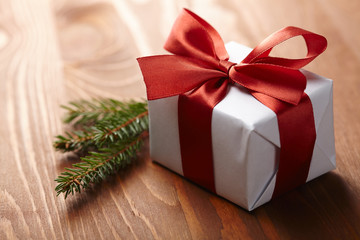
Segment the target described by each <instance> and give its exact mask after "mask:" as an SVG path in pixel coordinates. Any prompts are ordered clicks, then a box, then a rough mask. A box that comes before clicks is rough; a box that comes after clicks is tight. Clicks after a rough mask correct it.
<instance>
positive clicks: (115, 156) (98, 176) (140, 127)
mask: <svg viewBox="0 0 360 240" xmlns="http://www.w3.org/2000/svg"><path fill="white" fill-rule="evenodd" d="M70 105H71V106H63V108H65V109H67V110H68V115H67V117H66V118H65V122H67V123H73V125H74V126H76V127H77V128H79V127H80V128H82V130H78V131H71V132H66V133H65V136H63V135H59V136H57V137H56V138H57V140H56V141H55V143H54V147H55V148H56V149H57V150H60V151H63V152H68V151H77V152H87V151H88V150H89V149H92V150H94V151H92V152H89V153H88V154H87V155H86V156H85V157H82V158H80V159H81V161H80V162H79V163H76V164H73V165H72V166H73V167H72V168H65V170H66V171H65V172H63V173H61V175H60V176H58V178H57V179H55V181H56V182H57V183H58V185H57V186H56V188H55V191H56V192H57V195H59V194H61V193H64V196H65V198H67V196H68V195H69V194H74V192H79V193H80V192H81V189H84V188H87V187H89V185H90V184H91V183H97V182H100V181H101V180H104V179H106V178H107V177H108V176H109V175H111V174H113V173H115V172H116V171H118V170H119V169H121V168H124V167H126V166H127V165H129V164H130V163H131V162H132V160H133V159H134V158H136V154H137V152H138V151H139V150H140V148H141V144H142V142H143V139H144V137H146V136H147V135H148V125H149V123H148V110H147V104H146V103H145V102H134V101H131V102H120V101H117V100H113V99H101V100H93V101H84V100H82V101H78V102H72V103H70Z"/></svg>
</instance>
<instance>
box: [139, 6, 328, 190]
mask: <svg viewBox="0 0 360 240" xmlns="http://www.w3.org/2000/svg"><path fill="white" fill-rule="evenodd" d="M295 36H302V37H303V38H304V39H305V42H306V46H307V49H308V53H307V56H306V57H305V58H302V59H287V58H277V57H270V56H269V54H270V51H271V50H272V48H273V47H275V46H276V45H278V44H280V43H282V42H284V41H286V40H287V39H289V38H292V37H295ZM326 45H327V42H326V39H325V38H324V37H323V36H320V35H317V34H315V33H311V32H309V31H306V30H303V29H300V28H296V27H286V28H284V29H281V30H280V31H278V32H275V33H273V34H272V35H270V36H269V37H268V38H266V39H265V40H264V41H263V42H261V43H260V44H259V45H258V46H257V47H256V48H254V49H253V50H252V52H251V53H250V54H249V55H248V56H247V57H246V58H245V59H244V60H243V61H241V62H240V63H238V64H235V63H232V62H230V61H228V59H229V56H228V53H227V51H226V49H225V46H224V42H223V40H222V39H221V37H220V35H219V34H218V32H217V31H216V30H215V29H214V28H213V27H212V26H210V25H209V24H208V23H207V22H206V21H204V20H203V19H202V18H200V17H199V16H197V15H196V14H194V13H193V12H191V11H189V10H186V9H184V10H183V11H182V12H181V13H180V16H179V17H178V18H177V20H176V21H175V23H174V26H173V28H172V31H171V33H170V36H169V38H168V40H167V42H166V43H165V49H166V50H168V51H169V52H171V53H174V54H175V55H160V56H150V57H143V58H139V59H138V62H139V65H140V67H141V70H142V73H143V76H144V81H145V83H146V87H147V95H148V99H149V100H155V99H159V98H165V97H170V96H175V95H180V96H179V102H178V107H179V108H178V113H179V133H180V147H181V157H182V165H183V172H184V175H185V176H186V177H188V178H189V179H191V180H193V181H195V182H196V183H198V184H200V185H202V186H204V187H206V188H207V189H209V190H211V191H213V192H215V181H214V170H213V160H212V143H211V118H212V110H213V108H214V107H215V105H216V104H217V103H219V102H220V101H221V100H222V99H223V98H224V97H225V95H226V93H227V90H228V86H229V84H232V83H237V84H239V85H241V86H243V87H245V88H246V89H248V90H249V92H250V93H251V94H252V95H253V96H254V97H255V98H256V99H258V100H259V101H260V102H262V103H263V104H264V105H266V106H267V107H269V108H270V109H272V110H273V111H274V112H275V113H276V115H277V119H278V125H279V133H280V144H281V150H280V161H279V169H278V172H277V177H276V185H275V190H274V193H273V197H274V196H277V195H279V194H281V193H283V192H285V191H288V190H290V189H291V188H294V187H296V186H298V185H300V184H302V183H305V182H306V179H307V175H308V171H309V167H310V162H311V158H312V152H313V148H314V144H315V139H316V131H315V124H314V116H313V110H312V105H311V101H310V99H309V97H308V96H307V95H306V94H305V93H304V90H305V87H306V78H305V76H304V75H303V74H302V73H301V72H300V71H299V69H300V68H302V67H303V66H305V65H306V64H308V63H309V62H311V61H312V60H313V59H314V58H315V57H317V56H318V55H319V54H321V53H322V52H323V51H324V50H325V49H326ZM234 107H237V106H234ZM238 107H241V106H238Z"/></svg>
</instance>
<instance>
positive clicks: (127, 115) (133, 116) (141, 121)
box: [54, 100, 148, 152]
mask: <svg viewBox="0 0 360 240" xmlns="http://www.w3.org/2000/svg"><path fill="white" fill-rule="evenodd" d="M108 101H109V100H107V102H108ZM113 101H115V100H113ZM73 104H74V103H73ZM87 104H88V103H87ZM118 104H119V105H120V106H118V109H119V110H117V111H115V112H113V113H111V114H108V115H107V117H106V118H103V119H100V120H97V123H96V124H95V126H91V127H84V129H85V130H82V131H73V132H66V136H62V135H59V136H57V137H56V138H57V141H55V143H54V147H55V148H56V149H57V150H61V151H63V152H69V151H81V152H86V151H87V149H89V148H90V147H92V148H101V147H106V146H108V145H109V144H111V143H113V142H115V141H122V140H124V139H125V140H126V139H127V138H128V137H131V136H134V135H138V134H139V133H141V132H143V131H146V130H147V129H148V118H147V115H148V111H147V105H146V103H142V102H129V103H122V102H118ZM76 105H77V106H79V104H76ZM72 114H73V112H71V111H70V112H69V115H72ZM83 114H84V115H86V116H90V115H91V114H88V113H86V112H83ZM93 120H94V119H91V120H89V121H93ZM81 121H82V120H81ZM75 124H78V122H76V123H75Z"/></svg>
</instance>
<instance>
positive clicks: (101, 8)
mask: <svg viewBox="0 0 360 240" xmlns="http://www.w3.org/2000/svg"><path fill="white" fill-rule="evenodd" d="M182 7H189V8H190V9H191V10H193V11H195V12H197V13H198V14H199V15H201V16H202V17H203V18H205V19H206V20H208V21H209V22H210V23H211V24H212V25H213V26H214V27H215V28H216V29H218V31H219V32H220V34H221V35H222V36H223V38H224V41H225V42H227V41H231V40H234V41H237V42H240V43H243V44H245V45H248V46H250V47H254V46H256V44H257V43H259V42H260V41H261V40H262V39H264V38H265V37H266V36H268V35H269V34H271V33H272V32H274V31H276V30H278V29H279V28H282V27H284V26H287V25H294V26H299V27H303V28H305V29H308V30H311V31H314V32H317V33H320V34H322V35H324V36H326V37H327V39H328V42H329V47H328V49H327V50H326V52H325V53H324V54H322V55H321V56H320V57H319V58H318V59H317V60H316V61H314V62H313V63H311V64H310V65H309V66H307V67H306V68H307V69H308V70H310V71H313V72H316V73H318V74H320V75H323V76H326V77H329V78H332V79H334V120H335V138H336V151H337V164H338V167H337V169H336V170H335V171H333V172H331V173H328V174H325V175H324V176H322V177H320V178H318V179H316V180H313V181H311V182H310V183H308V184H306V185H304V186H301V187H299V188H298V189H296V190H294V191H291V192H289V193H288V194H285V195H284V196H282V197H280V198H279V199H277V200H274V201H272V202H270V203H268V204H266V205H264V206H262V207H260V208H258V209H256V210H255V211H253V212H251V213H249V212H247V211H245V210H243V209H241V208H239V207H238V206H236V205H234V204H232V203H230V202H228V201H227V200H224V199H222V198H219V197H217V196H215V195H213V194H211V193H209V192H206V191H204V190H203V189H201V188H199V187H197V186H195V185H193V184H191V183H190V182H188V181H187V180H184V179H183V178H182V177H180V176H178V175H176V174H174V173H173V172H171V171H169V170H167V169H165V168H163V167H161V166H159V165H157V164H155V163H152V162H151V160H150V158H149V149H148V143H147V144H146V146H145V147H144V149H143V151H142V153H141V154H140V157H139V160H138V161H137V162H136V163H135V164H134V165H133V166H131V167H129V168H128V169H127V170H126V171H123V172H120V173H119V174H117V175H115V176H114V177H112V178H111V179H109V180H108V181H105V182H103V183H101V184H99V185H97V186H94V187H93V188H92V189H89V190H88V191H86V192H84V193H82V194H80V195H76V196H73V197H70V198H69V199H67V200H66V201H64V199H63V198H62V197H56V193H55V191H54V188H55V185H56V183H55V182H54V179H55V178H56V176H57V175H58V174H59V173H60V172H61V171H62V170H63V168H64V167H65V166H69V165H71V164H72V163H74V162H75V161H76V160H75V159H74V157H73V156H72V155H70V154H67V155H64V154H60V153H57V152H55V151H54V149H53V147H52V142H53V140H54V136H55V135H57V134H60V133H62V132H63V131H64V129H65V128H66V126H64V125H63V124H62V123H61V117H62V115H63V113H64V112H63V110H61V109H60V108H59V105H60V104H65V103H66V102H68V101H70V100H74V99H80V98H87V99H89V98H92V97H113V98H118V99H124V98H139V97H145V87H144V84H143V83H142V77H141V74H140V71H139V69H138V66H137V63H136V60H135V59H136V57H139V56H143V55H149V54H159V53H164V52H165V51H164V50H163V49H162V45H163V43H164V41H165V39H166V37H167V34H168V32H169V30H170V28H171V25H172V22H173V21H174V19H175V18H176V16H177V13H178V12H179V11H180V9H181V8H182ZM359 10H360V2H359V1H357V0H346V1H339V0H328V1H325V0H315V1H301V0H294V1H286V0H276V1H275V0H274V1H265V0H226V1H217V2H215V1H206V2H205V1H195V0H189V1H175V0H173V1H160V0H143V1H139V0H138V1H135V0H121V1H119V0H114V1H111V0H109V1H105V0H104V1H103V0H93V1H86V0H81V1H80V0H79V1H66V0H62V1H60V0H56V1H50V0H32V1H28V0H11V1H7V0H1V1H0V76H1V78H0V109H1V113H2V114H1V115H0V165H1V167H0V239H31V238H32V239H55V238H56V239H78V238H81V239H220V238H223V239H360V224H359V223H360V204H359V202H360V162H359V158H360V146H359V142H360V121H359V119H360V105H359V104H358V102H360V93H359V88H360V81H359V76H360V68H359V66H360V46H359V43H360V31H359V27H358V26H359V23H360V15H359V14H358V12H359ZM276 53H277V54H280V55H284V54H287V56H288V55H289V54H290V56H292V57H295V56H299V55H301V54H304V52H303V51H302V50H301V48H293V47H286V46H284V48H281V49H279V50H277V52H276Z"/></svg>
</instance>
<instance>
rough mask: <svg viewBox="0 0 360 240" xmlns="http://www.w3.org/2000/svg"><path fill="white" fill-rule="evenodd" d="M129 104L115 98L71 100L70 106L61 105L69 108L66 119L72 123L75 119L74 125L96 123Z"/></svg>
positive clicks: (66, 121) (65, 120)
mask: <svg viewBox="0 0 360 240" xmlns="http://www.w3.org/2000/svg"><path fill="white" fill-rule="evenodd" d="M133 103H134V102H133ZM127 106H128V104H127V103H124V102H120V101H118V100H114V99H94V100H92V101H88V100H80V101H76V102H70V103H69V106H61V107H62V108H64V109H66V110H68V114H67V116H66V118H65V119H64V122H65V123H71V122H72V121H74V120H75V122H74V125H82V124H85V123H86V124H87V125H88V124H94V123H96V122H97V121H99V120H101V119H104V118H106V117H108V116H109V115H111V114H113V113H116V112H118V111H120V110H123V109H124V108H126V107H127Z"/></svg>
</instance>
